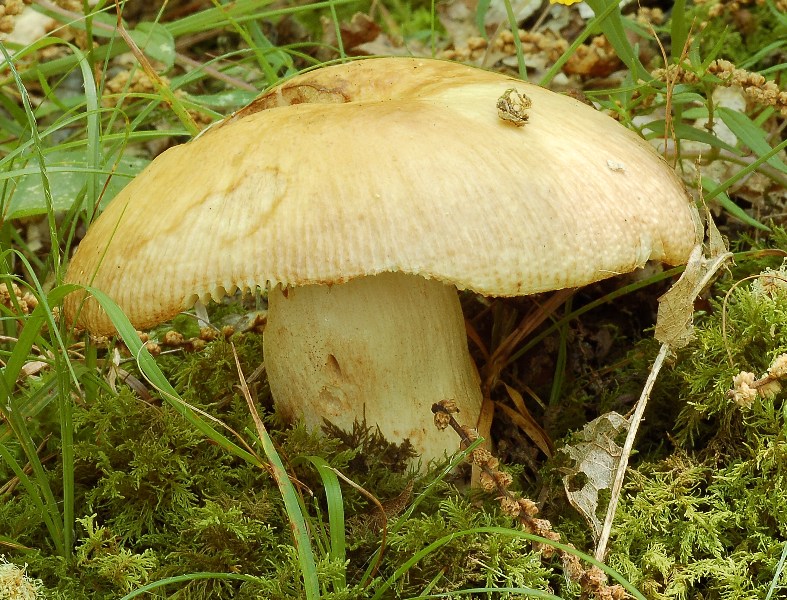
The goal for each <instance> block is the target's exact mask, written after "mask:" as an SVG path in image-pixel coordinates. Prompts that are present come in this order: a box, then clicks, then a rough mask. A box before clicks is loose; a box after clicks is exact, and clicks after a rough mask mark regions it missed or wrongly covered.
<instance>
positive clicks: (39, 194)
mask: <svg viewBox="0 0 787 600" xmlns="http://www.w3.org/2000/svg"><path fill="white" fill-rule="evenodd" d="M44 160H45V164H46V177H47V179H48V181H49V189H51V190H52V208H53V209H54V210H56V211H58V210H68V209H69V208H71V206H72V205H73V203H74V202H75V201H76V200H77V199H78V198H79V196H80V194H81V193H82V192H83V190H84V189H86V186H87V183H88V178H89V177H91V176H92V175H95V174H99V175H103V177H102V178H101V180H102V183H103V182H104V181H106V179H107V178H110V175H111V178H110V179H109V182H108V184H107V186H106V189H105V190H104V195H103V198H102V201H101V205H102V206H104V205H105V204H106V203H107V202H109V201H110V200H111V199H112V198H114V197H115V196H116V195H117V194H118V193H119V192H120V190H122V189H123V188H124V187H126V185H127V184H128V183H129V182H130V181H131V180H132V179H133V178H134V177H135V176H136V175H137V174H138V173H139V172H140V171H141V170H142V169H143V168H144V167H145V166H146V165H147V164H148V161H147V160H146V159H143V158H140V157H138V156H132V155H124V156H123V158H121V159H120V161H119V162H118V166H117V169H116V170H115V172H114V173H110V169H107V170H105V171H101V172H97V171H96V170H95V169H93V168H90V167H89V166H88V163H87V159H86V157H85V151H84V149H80V148H71V149H68V150H54V151H52V152H48V153H46V154H45V155H44ZM110 161H112V159H111V158H110ZM110 164H111V163H110ZM43 177H44V176H43V175H42V173H41V171H40V169H39V168H38V166H37V165H32V164H31V165H30V166H27V167H24V168H22V169H17V170H14V171H8V172H6V173H4V174H3V175H2V176H0V180H1V179H4V178H10V179H16V190H15V191H14V193H13V195H12V196H11V198H10V201H9V203H8V205H7V206H5V207H4V213H5V214H4V217H5V218H6V219H16V218H20V217H29V216H31V215H41V214H46V212H47V202H46V197H45V195H44V182H43Z"/></svg>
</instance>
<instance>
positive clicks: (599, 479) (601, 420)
mask: <svg viewBox="0 0 787 600" xmlns="http://www.w3.org/2000/svg"><path fill="white" fill-rule="evenodd" d="M628 426H629V422H628V420H627V419H626V418H625V417H623V416H622V415H620V414H618V413H616V412H610V413H606V414H604V415H601V416H600V417H598V418H596V419H594V420H593V421H591V422H590V423H588V424H587V425H585V427H584V428H583V429H582V432H581V433H580V434H579V439H578V441H576V442H575V443H573V444H571V445H568V446H564V447H563V448H560V450H558V452H559V453H560V454H565V455H567V456H568V458H569V459H570V461H571V466H570V467H565V468H563V471H564V472H565V473H566V474H565V475H564V476H563V485H564V486H565V488H566V496H568V501H569V502H570V503H571V506H573V507H574V508H575V509H576V510H577V511H579V513H580V514H581V515H582V516H583V517H585V520H586V521H587V522H588V523H589V524H590V526H591V527H592V530H593V538H594V539H596V540H597V539H598V538H599V536H600V535H601V529H602V523H601V519H599V517H598V515H597V511H598V508H599V492H600V491H601V490H607V489H610V487H611V486H612V481H613V479H614V477H615V471H616V469H617V466H618V462H619V461H620V456H621V447H620V446H618V444H617V443H616V442H615V439H616V438H617V437H618V436H619V435H620V434H621V433H622V432H624V431H626V430H627V429H628Z"/></svg>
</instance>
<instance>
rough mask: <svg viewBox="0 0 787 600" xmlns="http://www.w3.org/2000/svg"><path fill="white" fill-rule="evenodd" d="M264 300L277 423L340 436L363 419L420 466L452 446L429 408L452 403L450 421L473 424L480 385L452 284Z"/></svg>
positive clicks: (328, 290) (312, 291) (347, 286)
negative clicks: (409, 447) (411, 452)
mask: <svg viewBox="0 0 787 600" xmlns="http://www.w3.org/2000/svg"><path fill="white" fill-rule="evenodd" d="M268 301H269V305H268V308H269V310H268V323H267V325H266V328H265V337H264V352H265V366H266V370H267V372H268V381H269V383H270V388H271V393H272V395H273V398H274V400H275V402H276V405H277V407H278V408H279V410H280V411H281V412H282V413H283V415H284V416H285V417H287V418H290V419H292V418H302V419H304V421H305V422H306V424H307V426H309V427H311V428H319V427H320V426H321V425H322V423H323V419H327V420H328V421H330V422H332V423H333V424H334V425H337V426H339V427H341V428H343V429H351V428H352V425H353V421H354V420H358V421H361V420H362V419H363V418H364V417H365V418H366V422H367V424H368V425H372V426H374V425H377V426H379V427H380V430H381V432H382V433H383V435H385V437H386V438H387V439H388V440H389V441H395V442H401V441H402V440H404V439H405V438H409V440H410V441H411V442H412V444H413V445H414V447H415V449H416V450H417V451H418V453H419V455H420V456H421V458H422V461H423V462H422V464H423V465H424V466H425V465H426V463H427V461H429V460H430V459H432V458H441V457H443V456H444V454H445V453H448V454H449V455H450V454H452V453H453V452H455V451H456V450H457V447H458V439H457V438H456V436H455V435H453V434H452V432H446V431H438V430H437V429H436V427H435V426H434V424H433V419H432V412H431V406H432V404H433V403H435V402H439V401H440V400H444V399H447V398H452V399H454V400H455V401H456V403H457V406H458V408H459V410H460V413H459V415H457V419H458V420H459V421H460V422H461V423H463V424H467V425H470V426H473V427H474V426H475V424H476V421H477V419H478V415H479V412H480V409H481V390H480V383H479V377H478V372H477V370H476V367H475V364H474V363H473V361H472V359H471V358H470V354H469V352H468V349H467V335H466V333H465V326H464V318H463V316H462V310H461V307H460V304H459V298H458V296H457V293H456V289H455V288H454V287H453V286H449V285H446V284H444V283H441V282H439V281H434V280H432V281H429V280H426V279H424V278H422V277H418V276H416V275H405V274H402V273H383V274H380V275H375V276H370V277H363V278H359V279H354V280H352V281H350V282H348V283H344V284H339V285H331V286H327V285H325V286H318V285H310V286H302V287H293V288H288V289H287V290H284V291H282V289H281V288H280V287H276V288H274V289H273V290H271V292H270V294H269V298H268Z"/></svg>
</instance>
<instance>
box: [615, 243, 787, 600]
mask: <svg viewBox="0 0 787 600" xmlns="http://www.w3.org/2000/svg"><path fill="white" fill-rule="evenodd" d="M782 235H783V234H782ZM718 298H719V299H718V300H715V301H714V302H712V304H711V309H710V311H709V312H708V313H707V314H705V316H704V317H703V318H702V319H701V321H700V323H699V324H698V327H697V339H696V340H695V342H694V343H693V344H692V345H691V346H690V347H689V348H688V349H686V350H685V351H683V352H681V354H680V356H679V357H678V359H677V361H676V364H675V367H674V369H672V370H671V372H668V373H664V377H663V378H662V380H661V381H660V382H659V384H658V390H657V393H656V394H655V395H654V398H653V400H654V404H655V406H651V409H650V410H659V408H658V407H659V405H661V407H664V406H672V407H675V406H676V403H677V404H679V406H680V411H679V413H678V416H677V420H676V423H675V427H674V431H673V434H672V436H671V438H670V440H671V441H672V443H673V444H674V447H673V449H672V452H671V453H669V454H667V453H665V452H664V450H665V449H666V448H665V447H664V446H662V448H661V455H660V456H659V455H658V454H656V455H652V456H651V457H649V458H645V459H644V460H642V462H641V463H640V464H639V465H638V466H637V467H636V470H634V471H632V472H631V474H630V476H629V480H628V484H627V486H626V489H625V495H624V497H623V500H622V502H621V505H620V507H619V511H618V515H617V519H616V523H617V527H616V531H615V536H614V545H613V549H612V552H611V554H610V558H609V560H610V563H611V564H612V565H613V566H614V567H616V568H619V569H620V570H621V571H622V572H623V573H624V574H626V575H627V576H628V577H630V578H631V580H632V582H633V583H635V585H637V586H638V587H639V588H640V589H641V590H642V591H643V592H644V593H645V594H646V596H647V597H648V598H654V599H659V600H661V599H667V598H669V599H683V598H703V599H704V600H716V599H719V600H721V599H724V600H729V599H737V598H740V599H743V598H746V599H751V598H765V596H766V593H767V591H768V588H769V586H771V584H772V583H773V582H774V581H776V583H779V582H781V583H782V584H784V582H785V577H784V574H783V573H782V575H781V576H779V575H778V571H777V565H778V563H779V559H780V556H781V554H782V551H783V549H784V543H785V542H784V540H785V539H787V510H785V507H787V421H786V419H785V409H787V404H785V394H784V393H783V392H780V391H778V389H777V388H776V387H773V388H771V390H770V391H769V393H767V394H757V396H756V398H755V399H754V401H753V402H752V403H751V404H747V405H740V404H738V403H736V402H735V401H734V400H733V398H731V396H730V394H729V393H728V392H729V391H730V389H731V387H732V382H733V377H734V376H735V375H737V374H738V373H739V372H740V371H751V372H754V373H757V374H758V376H759V375H760V374H763V373H765V372H766V371H767V369H768V367H769V365H770V364H771V361H772V360H773V359H774V358H775V357H776V356H777V355H779V354H782V353H784V352H785V351H787V271H785V270H784V269H780V270H777V271H773V270H770V271H766V273H764V274H763V276H761V277H757V278H755V279H754V280H739V283H738V284H735V286H734V287H733V288H732V290H731V292H730V293H729V295H728V296H727V298H726V299H724V297H723V292H722V293H720V294H719V295H718ZM673 412H674V408H673ZM665 454H667V455H666V456H665Z"/></svg>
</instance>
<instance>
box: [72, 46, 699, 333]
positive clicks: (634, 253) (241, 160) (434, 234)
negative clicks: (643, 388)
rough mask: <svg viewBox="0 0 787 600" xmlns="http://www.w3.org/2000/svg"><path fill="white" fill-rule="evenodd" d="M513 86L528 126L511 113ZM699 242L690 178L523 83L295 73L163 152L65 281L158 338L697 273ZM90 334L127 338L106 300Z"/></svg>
mask: <svg viewBox="0 0 787 600" xmlns="http://www.w3.org/2000/svg"><path fill="white" fill-rule="evenodd" d="M512 89H513V90H514V91H515V92H516V94H519V95H521V96H522V97H524V98H527V99H528V100H529V101H530V104H531V105H530V106H529V107H527V119H528V123H527V125H526V126H525V127H514V126H512V124H511V123H509V122H506V121H505V120H503V119H501V118H499V116H498V106H497V105H498V100H499V99H500V98H501V96H503V95H504V94H506V93H509V92H508V90H512ZM610 164H614V165H618V168H615V169H611V168H610V167H609V165H610ZM694 242H695V225H694V220H693V214H692V209H691V207H690V203H689V200H688V198H687V195H686V193H685V191H684V189H683V187H682V185H681V183H680V181H679V180H678V178H677V177H676V176H675V174H674V173H673V172H672V170H671V169H670V168H669V166H668V165H667V164H666V163H664V162H663V161H662V159H661V158H660V157H659V156H658V155H657V154H656V153H655V152H654V151H653V150H652V149H651V148H650V147H649V146H648V144H646V143H645V142H644V141H642V140H641V139H640V138H639V137H637V136H636V135H635V134H634V133H632V132H630V131H628V130H627V129H625V128H624V127H623V126H621V125H620V124H618V123H616V122H615V121H613V120H612V119H610V118H609V117H607V116H605V115H603V114H601V113H599V112H597V111H595V110H593V109H592V108H591V107H588V106H586V105H584V104H582V103H580V102H578V101H577V100H574V99H572V98H569V97H566V96H562V95H559V94H556V93H553V92H550V91H548V90H545V89H543V88H540V87H538V86H535V85H532V84H528V83H525V82H522V81H519V80H517V79H513V78H511V77H508V76H505V75H500V74H496V73H491V72H486V71H482V70H479V69H476V68H473V67H467V66H463V65H459V64H453V63H448V62H442V61H437V60H423V59H409V58H383V59H369V60H363V61H358V62H352V63H349V64H343V65H338V66H334V67H327V68H323V69H318V70H316V71H312V72H309V73H306V74H302V75H299V76H296V77H295V78H293V79H291V80H289V81H287V82H285V83H283V84H281V85H280V86H278V87H276V88H274V89H272V90H271V91H269V92H267V93H265V94H264V95H262V96H261V97H260V98H259V99H257V100H255V101H254V102H253V103H252V104H251V105H249V107H247V108H246V109H243V110H241V111H239V112H238V113H236V114H234V115H232V116H230V117H229V118H228V119H226V120H225V121H224V122H223V123H221V124H219V125H218V126H216V127H213V128H211V129H210V130H208V131H206V132H205V133H204V134H203V135H200V136H199V137H198V138H196V139H195V140H193V141H191V142H189V143H187V144H184V145H182V146H178V147H176V148H173V149H170V150H168V151H167V152H165V153H164V154H162V155H161V156H159V157H158V158H157V159H156V160H155V161H153V163H152V164H151V165H150V166H149V167H148V168H147V169H146V170H145V171H144V172H143V173H141V174H140V175H139V176H138V177H137V178H136V179H135V180H134V181H133V182H131V183H130V184H129V185H128V186H127V187H126V188H125V189H124V190H123V192H122V193H121V194H120V195H118V196H117V197H116V198H115V199H114V200H113V202H112V203H111V204H110V206H109V207H108V208H107V210H106V211H105V212H104V213H103V214H102V215H101V217H100V218H99V219H97V220H96V222H95V223H94V224H93V225H92V227H91V228H90V230H89V233H88V235H87V236H86V237H85V239H84V240H83V241H82V243H81V244H80V246H79V249H78V250H77V252H76V254H75V255H74V257H73V259H72V261H71V265H70V268H69V271H68V274H67V276H66V280H67V281H69V282H72V283H80V284H90V285H93V286H95V287H96V288H99V289H101V290H103V291H104V292H106V293H107V294H108V295H109V296H110V297H112V298H113V299H114V300H115V301H116V302H117V303H118V304H119V305H120V306H121V308H123V310H124V311H125V312H126V314H127V315H128V316H129V318H130V319H131V321H132V323H133V324H134V325H135V326H136V327H138V328H144V327H149V326H152V325H154V324H156V323H158V322H161V321H164V320H166V319H169V318H171V317H172V316H174V315H175V314H177V313H178V312H179V311H182V310H184V309H186V308H188V307H190V306H191V304H193V302H194V301H195V300H196V299H198V298H200V299H202V300H207V299H208V298H210V297H213V298H218V297H220V296H222V295H224V294H225V293H228V292H232V291H234V290H235V289H237V288H240V289H250V288H252V289H253V288H256V287H258V286H260V287H264V286H266V285H274V284H276V283H281V284H283V285H284V286H291V285H296V286H297V285H305V284H315V283H317V284H319V283H335V282H344V281H348V280H350V279H353V278H356V277H360V276H364V275H370V274H376V273H382V272H388V271H401V272H404V273H412V274H418V275H422V276H424V277H427V278H433V279H438V280H441V281H444V282H447V283H450V284H453V285H455V286H456V287H458V288H460V289H466V288H467V289H472V290H475V291H477V292H479V293H482V294H485V295H491V296H516V295H524V294H530V293H535V292H541V291H545V290H550V289H559V288H563V287H573V286H579V285H584V284H587V283H590V282H593V281H597V280H600V279H603V278H605V277H609V276H612V275H615V274H616V273H621V272H628V271H631V270H633V269H635V268H637V267H640V266H642V265H643V264H644V263H645V262H646V261H647V260H648V259H656V260H661V261H664V262H668V263H680V262H682V261H684V260H685V259H686V257H687V256H688V254H689V252H690V250H691V248H692V246H693V244H694ZM81 300H82V298H81V297H80V295H79V294H71V295H70V296H69V297H68V298H67V300H66V305H65V313H66V316H67V318H68V319H69V320H73V319H74V316H75V314H76V311H77V308H78V306H79V304H80V302H81ZM78 324H79V325H80V326H82V327H85V328H87V329H89V330H91V331H93V332H95V333H110V332H112V331H114V328H113V326H112V324H111V322H110V321H109V319H108V318H107V316H106V314H104V313H103V311H102V310H101V309H100V307H99V306H98V305H97V303H96V302H95V301H94V300H92V299H88V300H87V301H86V302H85V304H84V306H83V308H82V310H81V313H80V316H79V321H78Z"/></svg>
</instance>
